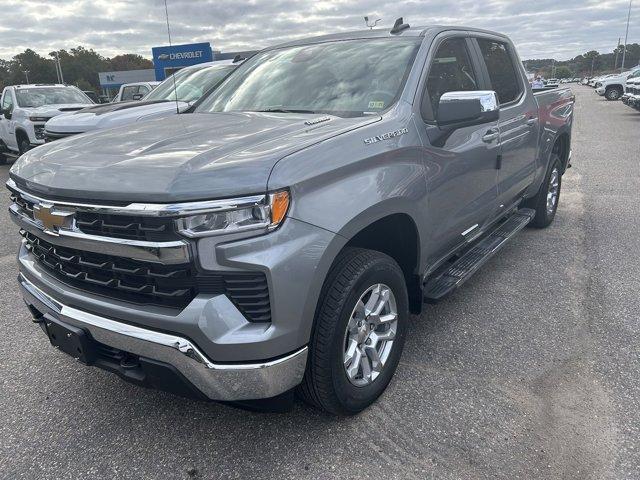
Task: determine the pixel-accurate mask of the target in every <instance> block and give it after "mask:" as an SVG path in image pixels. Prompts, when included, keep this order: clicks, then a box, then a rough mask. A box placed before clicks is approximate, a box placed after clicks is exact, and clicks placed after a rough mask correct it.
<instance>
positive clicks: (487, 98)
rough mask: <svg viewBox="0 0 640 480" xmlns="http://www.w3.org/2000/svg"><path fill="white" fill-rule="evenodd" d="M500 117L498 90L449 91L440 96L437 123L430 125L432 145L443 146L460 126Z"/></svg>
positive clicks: (429, 133)
mask: <svg viewBox="0 0 640 480" xmlns="http://www.w3.org/2000/svg"><path fill="white" fill-rule="evenodd" d="M499 118H500V103H499V102H498V96H497V94H496V92H494V91H492V90H475V91H469V92H447V93H445V94H443V95H442V96H441V97H440V102H439V103H438V111H437V114H436V125H434V126H431V127H429V128H428V129H427V134H428V135H429V139H430V141H431V144H432V145H434V146H436V147H442V146H443V145H444V144H445V142H446V141H447V139H448V138H449V137H450V136H451V134H452V133H453V132H455V131H456V130H458V129H459V128H463V127H470V126H473V125H482V124H485V123H491V122H496V121H498V119H499Z"/></svg>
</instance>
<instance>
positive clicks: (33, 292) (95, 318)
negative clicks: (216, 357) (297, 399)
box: [19, 274, 307, 401]
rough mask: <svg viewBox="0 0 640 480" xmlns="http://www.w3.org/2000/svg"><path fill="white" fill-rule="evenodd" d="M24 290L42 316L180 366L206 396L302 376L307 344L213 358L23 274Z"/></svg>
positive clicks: (221, 396) (269, 390) (243, 396)
mask: <svg viewBox="0 0 640 480" xmlns="http://www.w3.org/2000/svg"><path fill="white" fill-rule="evenodd" d="M19 282H20V288H21V290H22V295H23V298H24V300H25V302H26V303H27V305H29V307H30V309H31V310H32V312H33V311H34V309H35V311H37V312H39V314H41V315H42V317H41V318H42V320H43V321H45V322H46V321H47V319H54V320H58V321H60V322H64V323H66V324H70V325H73V326H75V327H77V328H80V329H82V330H84V331H85V332H87V333H88V334H89V335H90V337H91V338H92V339H93V340H95V341H96V342H99V343H100V344H102V345H106V346H108V347H112V348H115V349H118V350H121V351H124V352H127V353H130V354H133V355H137V356H140V357H144V358H145V359H151V360H154V361H157V362H160V363H162V364H166V365H170V366H172V367H173V368H175V369H176V370H177V371H178V372H179V373H180V374H181V375H182V376H183V377H184V378H185V379H186V380H187V381H188V382H189V383H190V384H191V385H192V386H193V387H195V389H196V390H197V391H199V392H201V393H202V394H203V395H204V396H205V397H206V398H208V399H211V400H219V401H240V400H254V399H263V398H271V397H275V396H277V395H279V394H281V393H284V392H286V391H288V390H290V389H292V388H293V387H295V386H296V385H298V384H299V383H300V382H301V381H302V377H303V375H304V371H305V367H306V363H307V347H306V346H305V347H303V348H301V349H299V350H297V351H295V352H293V353H290V354H288V355H286V356H284V357H281V358H277V359H275V360H270V361H263V362H254V363H233V364H220V363H214V362H212V361H211V360H210V359H209V358H208V357H207V356H206V355H205V354H204V353H203V352H202V351H201V350H200V349H199V348H198V347H197V346H196V345H195V344H194V343H192V342H191V341H190V340H188V339H187V338H184V337H181V336H177V335H173V334H168V333H163V332H158V331H155V330H150V329H147V328H141V327H138V326H134V325H129V324H126V323H123V322H119V321H115V320H112V319H109V318H106V317H102V316H99V315H95V314H92V313H89V312H86V311H83V310H78V309H76V308H74V307H71V306H69V305H65V304H63V303H60V302H59V301H57V300H55V299H54V298H53V297H51V296H50V295H48V294H46V293H45V292H43V291H42V290H41V289H39V288H38V287H37V286H36V285H35V284H34V283H33V282H31V281H30V280H28V279H27V278H26V277H25V276H24V275H23V274H20V277H19Z"/></svg>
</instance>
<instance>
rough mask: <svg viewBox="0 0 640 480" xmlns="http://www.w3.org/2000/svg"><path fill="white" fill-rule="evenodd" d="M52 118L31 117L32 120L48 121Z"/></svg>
mask: <svg viewBox="0 0 640 480" xmlns="http://www.w3.org/2000/svg"><path fill="white" fill-rule="evenodd" d="M50 118H51V117H29V120H31V121H32V122H46V121H47V120H49V119H50Z"/></svg>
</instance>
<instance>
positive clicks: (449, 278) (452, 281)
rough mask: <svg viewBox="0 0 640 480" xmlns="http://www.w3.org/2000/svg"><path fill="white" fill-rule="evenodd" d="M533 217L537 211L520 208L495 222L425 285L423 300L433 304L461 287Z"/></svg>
mask: <svg viewBox="0 0 640 480" xmlns="http://www.w3.org/2000/svg"><path fill="white" fill-rule="evenodd" d="M535 214H536V212H535V211H534V210H532V209H530V208H522V209H520V210H517V211H516V212H515V213H514V214H512V215H511V216H510V217H507V218H506V219H505V220H503V221H502V222H500V223H498V224H497V225H496V226H495V227H494V228H493V230H491V231H490V232H488V233H487V234H485V235H484V236H483V237H481V239H480V240H478V241H477V243H475V244H474V245H473V246H472V247H470V248H469V250H467V251H466V252H465V253H463V254H462V256H460V257H459V258H458V259H457V260H455V261H454V262H453V263H452V264H450V265H449V266H448V267H445V269H444V270H443V271H442V272H440V273H439V274H436V276H434V277H432V278H430V279H429V280H427V282H426V283H425V285H424V301H425V302H427V303H436V302H438V301H440V300H442V299H443V298H444V297H445V296H447V295H448V294H450V293H451V292H453V291H454V290H455V289H456V288H458V287H459V286H460V285H462V284H463V283H464V282H465V281H467V279H468V278H469V277H471V275H473V274H474V273H475V272H476V271H477V270H478V269H479V268H480V267H481V266H482V265H484V264H485V262H486V261H487V260H489V259H490V258H491V257H493V256H494V255H495V254H496V253H497V252H498V250H500V249H501V248H502V247H503V246H504V245H505V243H507V242H508V241H509V240H510V239H511V238H512V237H513V236H514V235H515V234H516V233H518V232H519V231H520V230H522V229H523V228H524V227H525V226H526V225H527V224H528V223H529V222H530V221H531V220H532V219H533V217H534V216H535Z"/></svg>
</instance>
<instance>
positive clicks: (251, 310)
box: [21, 231, 271, 322]
mask: <svg viewBox="0 0 640 480" xmlns="http://www.w3.org/2000/svg"><path fill="white" fill-rule="evenodd" d="M21 234H22V236H23V237H24V238H25V240H26V249H27V250H28V251H29V252H31V254H32V255H33V256H34V257H35V258H36V259H37V262H38V264H39V265H41V266H42V267H43V268H44V269H45V270H46V271H48V272H49V273H50V274H51V275H53V276H55V277H56V278H57V279H59V280H60V281H61V282H63V283H65V284H68V285H70V286H72V287H75V288H78V289H81V290H84V291H88V292H91V293H95V294H98V295H103V296H107V297H109V298H114V299H117V300H122V301H125V302H132V303H136V304H142V305H158V306H164V307H170V308H184V307H185V306H186V305H187V304H188V303H189V302H190V301H191V300H193V298H195V296H196V295H198V294H199V293H208V294H214V295H217V294H226V295H227V297H228V298H229V299H230V300H231V301H232V302H233V303H234V304H235V305H236V307H237V308H238V310H240V311H241V312H242V313H243V314H244V316H245V317H246V318H247V320H249V321H253V322H270V321H271V306H270V302H269V288H268V285H267V279H266V276H265V275H264V274H263V273H262V272H238V273H236V272H219V273H215V274H207V275H204V274H199V273H198V272H197V271H196V270H195V268H194V267H193V266H192V265H191V264H190V263H187V264H182V265H164V264H160V263H153V262H142V261H137V260H130V259H126V258H122V257H116V256H110V255H103V254H99V253H93V252H87V251H80V250H74V249H71V248H67V247H60V246H56V245H53V244H51V243H49V242H47V241H46V240H43V239H42V238H39V237H37V236H35V235H33V234H31V233H29V232H26V231H22V232H21Z"/></svg>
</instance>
